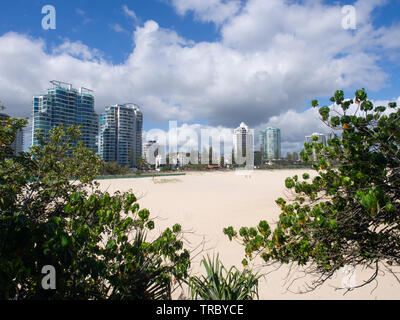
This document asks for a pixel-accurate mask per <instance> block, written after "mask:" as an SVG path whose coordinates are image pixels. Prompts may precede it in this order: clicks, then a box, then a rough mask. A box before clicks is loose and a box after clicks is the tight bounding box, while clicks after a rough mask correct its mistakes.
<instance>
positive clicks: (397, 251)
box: [224, 89, 400, 288]
mask: <svg viewBox="0 0 400 320" xmlns="http://www.w3.org/2000/svg"><path fill="white" fill-rule="evenodd" d="M331 101H332V102H333V103H334V104H333V106H332V107H327V106H324V107H322V108H320V109H319V112H320V114H321V116H322V121H323V122H324V123H325V124H327V125H328V126H329V127H330V128H332V130H335V131H338V132H341V137H336V138H334V139H332V140H330V141H329V142H328V145H327V146H324V145H323V144H322V143H318V142H312V143H305V149H304V150H303V152H302V153H301V157H302V160H303V161H304V162H311V161H312V158H313V152H315V154H316V157H317V161H316V162H314V163H313V168H314V170H315V171H316V172H315V177H313V178H312V179H311V178H310V175H309V174H307V173H305V174H304V175H303V176H302V177H298V176H294V177H291V178H287V179H286V183H285V184H286V187H287V188H288V189H290V190H292V191H293V193H294V195H295V198H294V199H291V201H289V200H285V199H283V198H279V199H278V200H277V201H276V203H277V204H278V206H279V207H280V208H281V215H280V217H279V221H278V223H277V225H276V227H275V228H274V229H272V228H271V227H270V225H269V224H268V222H267V221H261V222H260V223H259V225H258V226H257V227H252V228H247V227H242V228H241V229H240V230H239V232H237V231H236V230H235V229H234V228H233V227H229V228H226V229H224V232H225V234H227V235H228V237H229V238H230V239H231V240H232V239H233V238H238V239H239V240H240V242H241V243H242V244H243V245H244V247H245V252H246V255H247V259H252V258H254V257H255V256H256V255H257V256H258V255H260V256H261V258H262V259H263V260H264V261H265V262H267V263H273V262H280V263H284V264H287V263H295V264H296V263H297V264H298V265H300V266H305V267H306V268H307V271H308V272H310V273H314V274H316V275H318V276H319V277H318V279H317V280H316V281H314V282H313V283H312V284H311V288H315V287H317V286H319V285H321V284H322V283H324V282H325V281H326V280H327V279H329V278H331V277H332V276H333V275H334V273H335V272H336V271H337V270H339V269H340V268H342V267H344V266H345V265H352V266H356V265H362V266H365V267H371V268H372V270H373V271H372V274H371V278H370V279H369V280H368V281H365V282H364V283H361V284H359V285H358V286H363V285H365V284H367V283H370V282H371V281H372V280H374V279H375V278H376V276H377V274H378V270H379V268H380V267H382V265H384V266H386V267H387V268H389V269H388V270H391V269H390V266H395V265H399V263H400V225H399V223H400V215H399V208H400V149H399V148H400V110H399V108H398V106H397V105H396V103H389V105H388V108H387V107H385V106H377V107H374V105H373V103H372V102H371V101H370V100H368V97H367V93H366V92H365V90H364V89H362V90H357V91H356V93H355V98H354V101H353V100H351V99H345V98H344V93H343V91H336V93H335V94H334V96H333V97H332V98H331ZM312 106H313V107H318V101H316V100H313V101H312ZM354 106H356V108H354ZM332 163H335V164H337V165H336V166H335V167H333V166H332Z"/></svg>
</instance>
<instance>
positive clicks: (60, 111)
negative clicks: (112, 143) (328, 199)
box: [32, 81, 99, 152]
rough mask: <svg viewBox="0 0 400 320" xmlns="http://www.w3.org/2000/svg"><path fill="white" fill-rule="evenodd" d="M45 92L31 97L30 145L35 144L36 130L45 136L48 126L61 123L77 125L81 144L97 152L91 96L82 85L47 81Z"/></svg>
mask: <svg viewBox="0 0 400 320" xmlns="http://www.w3.org/2000/svg"><path fill="white" fill-rule="evenodd" d="M50 83H51V84H53V87H52V88H50V89H47V94H45V95H41V96H35V97H33V114H32V145H37V144H38V140H37V136H36V133H37V131H38V130H40V133H41V134H42V135H43V136H44V137H45V138H48V136H49V131H50V129H51V128H53V127H56V126H60V125H65V126H67V127H69V126H80V130H81V136H80V138H79V140H80V141H82V142H83V144H84V145H85V146H86V147H87V148H89V149H90V150H92V151H93V152H97V149H98V146H97V135H98V128H99V126H98V115H97V114H96V112H95V110H94V96H93V95H92V94H91V93H90V92H92V91H91V90H89V89H86V88H80V89H79V90H76V89H73V88H72V85H71V84H68V83H65V82H60V81H51V82H50Z"/></svg>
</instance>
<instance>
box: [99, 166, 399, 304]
mask: <svg viewBox="0 0 400 320" xmlns="http://www.w3.org/2000/svg"><path fill="white" fill-rule="evenodd" d="M305 171H306V170H275V171H254V172H253V173H252V175H251V177H247V176H245V175H242V174H237V173H235V172H207V173H200V172H199V173H197V172H196V173H189V174H187V175H186V176H179V177H171V178H168V177H167V178H166V177H163V178H156V180H159V181H157V182H158V183H155V182H154V181H153V180H152V178H143V179H118V180H103V181H100V186H101V189H102V190H106V189H107V190H108V191H109V192H110V193H113V192H115V191H118V190H119V191H127V190H129V189H133V190H134V192H135V194H136V195H137V196H138V197H139V198H140V199H139V203H140V205H141V208H148V209H149V210H150V212H151V216H152V217H153V218H154V217H157V220H156V231H159V230H162V229H164V228H165V227H166V226H172V225H173V224H175V223H180V224H181V225H182V227H183V229H184V231H186V232H187V233H186V234H185V240H186V246H187V247H189V248H191V249H196V248H197V249H196V251H195V252H197V253H200V254H199V255H198V256H197V257H196V258H195V259H194V261H193V264H192V272H193V273H196V272H199V270H201V268H199V264H200V260H201V258H202V256H203V255H206V254H207V253H209V254H211V255H212V254H213V253H219V254H220V258H221V260H222V262H223V263H224V265H225V266H226V267H229V266H231V265H236V266H241V261H242V259H243V258H244V249H243V247H242V246H240V245H239V244H237V243H235V242H230V241H229V239H228V238H227V237H226V236H225V235H224V234H223V232H222V230H223V228H225V227H228V226H233V227H235V228H239V227H241V226H249V227H250V226H256V225H257V224H258V222H259V221H260V220H267V221H269V222H270V223H273V222H274V221H276V220H277V219H278V216H279V214H280V211H279V208H278V207H277V205H276V204H275V200H276V199H277V198H279V197H281V196H284V195H286V196H290V194H289V193H288V191H287V189H286V188H285V186H284V181H285V179H286V177H288V176H293V175H295V174H298V175H301V174H302V173H304V172H305ZM309 173H310V174H313V171H312V170H310V171H309ZM161 179H162V180H161ZM168 180H170V181H168ZM203 241H204V245H205V246H204V247H201V248H198V246H199V245H201V243H202V242H203ZM200 249H204V251H202V252H200ZM260 262H261V261H256V266H257V263H258V264H259V263H260ZM261 270H262V271H263V272H268V271H271V270H272V269H271V268H265V267H264V268H262V269H261ZM287 271H288V267H287V266H285V267H282V268H280V269H279V270H277V271H274V272H272V273H270V274H268V275H267V276H266V277H265V278H263V279H262V280H261V282H260V286H259V291H260V299H400V284H399V283H398V282H397V281H396V279H395V278H394V277H393V276H392V275H390V274H388V273H387V272H386V274H385V275H384V274H383V273H382V275H380V276H379V277H378V279H379V283H378V286H377V287H376V288H375V286H376V283H372V284H370V285H368V286H366V287H363V288H361V289H357V290H354V291H351V292H348V293H347V294H346V295H343V293H344V291H337V290H335V287H341V286H342V282H343V280H344V278H345V277H346V274H345V270H343V272H338V274H337V275H336V277H335V278H334V279H332V280H331V281H329V282H327V283H325V284H324V285H323V286H322V287H320V288H318V289H317V290H315V291H313V292H310V293H306V294H298V292H299V291H300V290H302V288H304V285H305V284H306V283H310V281H311V280H312V278H310V276H308V275H306V277H303V278H301V279H299V280H297V281H295V282H294V283H293V284H292V286H291V287H290V291H288V290H287V286H288V283H290V281H289V282H287V283H286V286H285V277H286V276H287ZM371 273H372V271H370V270H361V269H360V270H359V269H357V270H356V272H355V280H356V283H357V284H361V283H362V281H363V280H366V279H368V278H369V276H370V275H371ZM298 275H302V274H301V273H299V274H298ZM286 280H287V279H286Z"/></svg>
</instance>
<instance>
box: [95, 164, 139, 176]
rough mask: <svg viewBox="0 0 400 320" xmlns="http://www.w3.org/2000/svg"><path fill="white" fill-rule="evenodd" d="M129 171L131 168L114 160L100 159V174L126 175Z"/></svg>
mask: <svg viewBox="0 0 400 320" xmlns="http://www.w3.org/2000/svg"><path fill="white" fill-rule="evenodd" d="M130 172H131V168H129V167H128V166H121V165H119V164H118V163H117V162H115V161H111V162H106V161H104V160H102V161H101V164H100V171H99V174H100V175H105V176H108V175H111V176H113V175H126V174H128V173H130Z"/></svg>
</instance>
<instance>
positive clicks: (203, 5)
mask: <svg viewBox="0 0 400 320" xmlns="http://www.w3.org/2000/svg"><path fill="white" fill-rule="evenodd" d="M172 5H173V6H174V7H175V9H176V11H177V12H178V13H179V14H180V15H185V14H186V13H187V12H188V11H192V12H194V16H195V18H196V19H198V20H200V21H204V22H214V23H215V24H217V25H220V24H222V23H223V22H225V21H226V20H228V19H231V18H232V17H233V16H234V15H235V14H236V13H237V12H238V11H239V10H240V0H172Z"/></svg>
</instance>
